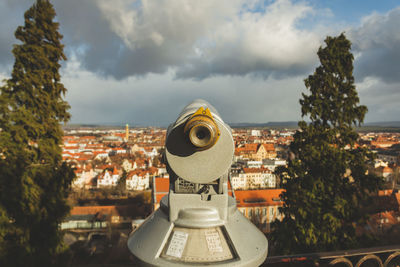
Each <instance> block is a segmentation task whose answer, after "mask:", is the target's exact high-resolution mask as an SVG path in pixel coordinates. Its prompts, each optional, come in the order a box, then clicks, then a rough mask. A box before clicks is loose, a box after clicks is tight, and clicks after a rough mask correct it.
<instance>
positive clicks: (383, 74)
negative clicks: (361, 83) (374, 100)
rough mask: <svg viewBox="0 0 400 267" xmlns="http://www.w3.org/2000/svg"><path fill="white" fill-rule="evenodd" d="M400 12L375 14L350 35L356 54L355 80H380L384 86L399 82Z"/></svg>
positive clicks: (392, 11)
mask: <svg viewBox="0 0 400 267" xmlns="http://www.w3.org/2000/svg"><path fill="white" fill-rule="evenodd" d="M399 25H400V8H396V9H393V10H391V11H390V12H388V13H387V14H383V15H382V14H372V15H370V16H368V17H366V18H364V20H363V22H362V25H361V26H360V27H358V28H354V29H352V30H351V31H350V32H349V38H350V39H351V40H352V42H353V50H354V52H355V54H356V61H355V70H356V72H355V76H356V77H357V79H359V80H362V79H365V78H367V77H375V78H379V79H381V80H382V81H383V82H385V83H398V82H400V75H399V70H400V68H399V62H400V31H399Z"/></svg>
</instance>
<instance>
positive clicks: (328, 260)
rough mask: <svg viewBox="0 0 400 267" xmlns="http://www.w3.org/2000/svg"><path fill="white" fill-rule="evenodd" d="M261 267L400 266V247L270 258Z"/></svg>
mask: <svg viewBox="0 0 400 267" xmlns="http://www.w3.org/2000/svg"><path fill="white" fill-rule="evenodd" d="M262 266H348V267H353V266H354V267H366V266H379V267H380V266H382V267H389V266H400V245H394V246H385V247H372V248H362V249H353V250H341V251H332V252H321V253H309V254H298V255H288V256H272V257H268V258H267V259H266V261H265V262H264V264H263V265H262Z"/></svg>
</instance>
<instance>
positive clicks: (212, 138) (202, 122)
mask: <svg viewBox="0 0 400 267" xmlns="http://www.w3.org/2000/svg"><path fill="white" fill-rule="evenodd" d="M183 131H184V133H185V134H186V135H187V136H188V138H189V141H190V143H192V145H194V146H195V147H196V148H197V150H205V149H209V148H211V147H212V146H213V145H215V143H216V142H217V141H218V138H219V136H220V131H219V129H218V126H217V124H216V122H215V121H214V118H213V116H212V115H211V112H210V110H209V109H208V108H206V109H204V107H200V108H199V109H198V110H197V111H196V112H195V113H194V114H193V115H192V116H191V117H190V118H189V119H188V120H187V122H186V124H185V127H184V130H183Z"/></svg>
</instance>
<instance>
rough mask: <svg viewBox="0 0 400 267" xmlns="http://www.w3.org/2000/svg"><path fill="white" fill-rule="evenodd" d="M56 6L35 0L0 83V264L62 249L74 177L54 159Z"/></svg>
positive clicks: (60, 110)
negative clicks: (8, 70) (9, 67)
mask: <svg viewBox="0 0 400 267" xmlns="http://www.w3.org/2000/svg"><path fill="white" fill-rule="evenodd" d="M55 15H56V13H55V11H54V8H53V6H52V4H51V3H50V2H49V1H48V0H37V1H36V3H34V4H33V6H32V7H31V8H29V9H28V10H27V11H26V12H25V15H24V18H25V24H24V26H19V27H18V28H17V30H16V32H15V37H16V38H17V39H18V40H19V41H20V43H19V44H17V45H14V48H13V50H12V53H13V54H14V57H15V63H14V66H13V70H12V73H11V78H10V79H8V80H6V81H5V84H4V86H3V87H1V88H0V89H1V90H0V112H1V113H0V265H1V266H39V265H41V266H49V265H51V264H53V263H54V259H55V255H56V254H57V253H58V252H60V251H61V250H62V249H63V245H62V234H61V232H60V230H59V224H60V223H61V221H62V219H63V218H64V217H65V216H66V215H67V214H68V212H69V206H68V205H67V202H66V198H67V196H68V192H69V189H70V184H71V181H72V179H73V177H74V173H73V170H72V169H71V168H70V167H69V166H68V165H67V164H65V163H63V162H62V157H61V148H60V145H61V142H62V135H63V133H62V129H61V127H60V123H61V122H66V121H67V120H68V119H69V114H68V112H67V109H68V108H69V106H68V104H67V102H65V101H64V100H63V99H62V96H63V95H64V94H65V92H66V89H65V87H64V86H63V84H62V83H61V82H60V74H59V69H60V64H59V61H61V60H66V57H65V55H64V53H63V45H62V44H61V42H60V40H61V38H62V35H61V34H60V33H59V32H58V27H59V24H58V23H56V22H54V21H53V19H54V17H55Z"/></svg>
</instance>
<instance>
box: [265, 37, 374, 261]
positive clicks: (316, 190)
mask: <svg viewBox="0 0 400 267" xmlns="http://www.w3.org/2000/svg"><path fill="white" fill-rule="evenodd" d="M325 43H326V46H325V47H324V48H322V47H321V48H320V49H319V50H318V56H319V59H320V62H321V65H320V66H319V67H317V68H316V70H315V72H314V74H313V75H310V76H308V78H307V79H305V85H306V88H307V89H308V90H309V91H310V94H309V95H306V94H302V99H301V100H300V104H301V112H302V116H303V117H308V118H309V119H310V122H309V123H306V122H305V121H300V122H299V124H298V125H299V128H300V129H299V130H298V131H297V132H296V133H295V135H294V141H293V142H292V144H291V145H290V151H291V153H292V155H293V157H292V159H291V160H289V162H288V166H287V167H282V168H279V169H278V170H277V174H278V176H279V177H280V179H281V181H282V187H283V188H284V189H285V192H284V193H283V194H282V199H283V201H284V206H283V207H282V208H281V212H282V213H283V214H284V219H283V221H281V222H279V221H276V222H275V223H274V224H273V227H274V229H275V230H274V232H273V233H272V242H273V245H274V246H275V249H276V250H277V252H278V253H282V254H288V253H291V254H292V253H300V252H310V251H324V250H336V249H346V248H350V247H354V246H356V245H357V244H358V243H359V240H360V238H359V237H358V236H357V235H356V227H358V226H361V225H362V224H363V222H365V220H366V215H365V213H364V212H362V210H361V208H362V207H363V206H365V205H367V204H368V200H369V198H370V197H371V194H372V193H373V192H376V191H377V189H378V188H379V186H380V184H381V180H380V178H378V177H376V176H374V175H371V174H368V172H367V161H368V160H371V158H372V155H371V154H370V153H369V152H368V151H367V150H366V149H365V148H361V147H357V146H356V143H357V140H358V134H357V133H356V132H355V130H354V126H356V125H359V124H361V123H362V122H363V119H364V116H365V113H366V112H367V107H365V106H362V105H359V104H358V103H359V98H358V95H357V91H356V88H355V85H354V77H353V55H352V53H351V52H350V49H351V43H350V41H349V40H347V39H346V37H345V35H344V34H341V35H339V36H337V37H327V38H326V39H325Z"/></svg>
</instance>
